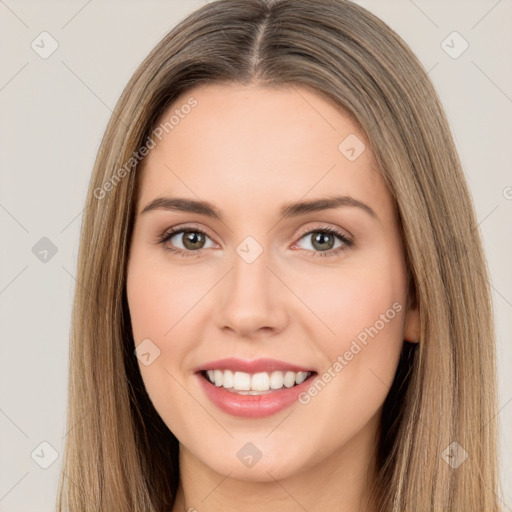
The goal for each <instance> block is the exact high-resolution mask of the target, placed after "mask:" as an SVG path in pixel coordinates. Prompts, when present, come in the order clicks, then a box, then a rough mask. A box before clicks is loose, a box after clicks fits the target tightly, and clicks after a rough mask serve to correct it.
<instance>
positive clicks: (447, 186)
mask: <svg viewBox="0 0 512 512" xmlns="http://www.w3.org/2000/svg"><path fill="white" fill-rule="evenodd" d="M214 82H217V83H221V82H224V83H230V82H231V83H232V82H237V83H240V84H244V85H247V84H252V83H258V84H261V85H265V86H281V85H292V86H293V85H300V86H303V87H309V88H311V89H313V90H314V91H315V92H317V93H318V94H322V95H323V96H324V97H325V98H328V99H329V100H331V101H332V102H333V103H334V104H335V105H337V106H338V107H339V108H341V109H344V111H346V112H347V113H349V114H350V115H351V116H353V118H354V119H355V120H357V122H358V123H359V125H360V126H361V128H362V130H364V132H365V133H366V135H367V137H368V139H369V141H370V143H371V146H372V151H373V152H374V154H375V157H376V159H377V162H378V164H379V167H380V172H381V173H382V175H383V176H384V179H385V180H386V183H387V185H388V187H389V189H390V191H391V194H392V195H393V197H394V200H395V203H396V208H397V212H398V216H399V220H400V226H401V231H402V238H403V245H404V251H405V255H406V259H407V263H408V270H409V272H410V275H411V279H412V283H413V293H414V299H415V301H416V303H417V305H418V306H419V309H420V314H421V341H420V343H419V345H418V346H417V348H416V349H414V350H410V348H408V347H406V346H407V345H408V344H404V346H405V348H404V355H403V357H402V359H401V361H400V364H399V368H398V370H397V374H396V378H395V384H394V385H393V387H392V389H391V390H390V393H389V396H388V398H387V399H386V402H385V404H384V412H383V419H382V433H381V439H380V445H379V450H378V461H379V476H378V481H377V482H376V487H375V493H376V496H377V502H378V503H379V506H380V510H382V511H386V512H391V511H393V512H404V511H414V512H423V511H425V512H426V511H447V510H450V511H456V512H463V511H464V512H466V511H468V510H482V511H483V510H485V511H492V512H494V511H498V510H499V507H498V499H497V496H496V494H495V493H497V491H498V489H497V487H498V481H497V462H496V460H497V455H496V431H497V428H496V425H495V421H494V420H493V419H494V418H495V415H496V410H497V405H496V383H495V378H496V377H495V353H494V350H495V349H494V332H493V318H492V308H491V302H490V293H489V284H488V277H487V276H488V274H487V269H486V263H485V260H484V255H483V250H482V245H481V241H480V237H479V234H478V230H477V223H476V219H475V214H474V209H473V205H472V200H471V196H470V194H469V192H468V188H467V185H466V182H465V178H464V175H463V172H462V169H461V164H460V161H459V157H458V155H457V152H456V149H455V146H454V143H453V140H452V136H451V133H450V129H449V126H448V123H447V120H446V117H445V114H444V112H443V109H442V106H441V105H440V102H439V99H438V97H437V94H436V92H435V90H434V88H433V86H432V84H431V82H430V80H429V78H428V75H427V73H426V72H425V70H424V68H423V67H422V65H421V64H420V62H419V61H418V60H417V58H416V57H415V56H414V55H413V54H412V52H411V51H410V49H409V48H408V47H407V45H406V44H405V43H404V42H403V41H402V39H401V38H400V37H399V36H398V35H397V34H396V33H394V32H393V31H392V30H391V29H390V28H389V27H388V26H387V25H386V24H385V23H383V22H382V21H381V20H379V19H378V18H376V17H375V16H374V15H372V14H371V13H369V12H368V11H366V10H365V9H363V8H361V7H359V6H357V5H355V4H353V3H351V2H349V1H346V0H300V1H298V0H275V1H272V0H218V1H215V2H212V3H210V4H209V5H206V6H204V7H203V8H201V9H199V10H197V11H195V12H193V13H192V14H191V15H190V16H188V17H187V18H186V19H185V20H183V21H182V22H181V23H179V24H178V25H177V26H176V27H175V28H174V29H173V30H172V31H171V32H170V33H169V34H168V35H167V36H166V37H164V39H163V40H162V41H161V42H160V43H159V44H158V45H157V46H156V48H154V50H153V51H152V52H151V53H150V55H149V56H148V57H147V58H146V59H145V60H144V62H143V63H142V64H141V65H140V66H139V68H138V69H137V70H136V72H135V74H134V75H133V77H132V78H131V80H130V81H129V83H128V85H127V86H126V88H125V90H124V92H123V94H122V95H121V97H120V99H119V101H118V103H117V105H116V108H115V110H114V113H113V115H112V117H111V120H110V122H109V124H108V127H107V129H106V132H105V135H104V137H103V141H102V144H101V147H100V149H99V151H98V155H97V159H96V162H95V166H94V170H93V174H92V177H91V181H90V185H89V190H88V195H87V200H86V209H85V213H84V218H83V225H82V231H81V240H80V250H79V257H78V271H77V285H76V289H75V299H74V309H73V318H72V333H71V351H70V381H69V413H68V416H69V417H68V431H67V435H66V449H65V460H64V463H63V469H62V476H61V482H60V491H59V497H58V510H59V511H60V512H63V511H65V510H71V511H78V510H87V511H93V510H96V511H102V512H104V511H110V510H112V511H116V512H124V511H126V512H128V511H130V512H163V511H164V510H171V508H172V506H173V503H174V499H175V492H176V488H177V484H178V479H179V464H178V442H177V440H176V438H175V436H174V435H173V434H172V433H171V432H170V431H169V429H168V428H167V427H166V425H165V424H164V423H163V421H162V420H161V418H160V417H159V415H158V414H157V412H156V411H155V409H154V407H153V406H152V404H151V401H150V399H149V397H148V395H147V393H146V390H145V388H144V385H143V382H142V379H141V376H140V373H139V369H138V365H137V362H136V359H135V356H134V353H133V349H134V340H133V337H132V331H131V322H130V316H129V310H128V306H127V300H126V291H125V283H126V268H127V258H128V254H129V250H130V239H131V232H132V228H133V222H134V207H135V200H136V194H137V183H138V178H137V175H138V174H140V170H141V166H140V162H141V161H143V159H141V157H140V153H139V151H140V149H141V148H142V147H144V146H145V145H147V144H148V140H149V139H148V138H149V137H150V135H151V133H152V131H153V130H154V129H155V126H156V123H157V120H158V119H159V118H160V116H161V115H162V113H163V112H164V110H165V109H166V108H167V107H168V106H169V105H170V104H171V103H172V102H173V100H174V99H175V98H177V96H178V95H180V94H182V93H183V92H185V91H187V90H188V89H190V88H192V87H194V86H196V85H199V84H206V83H214ZM452 443H458V445H452ZM450 445H452V447H451V451H450V449H448V451H446V450H445V449H447V448H448V447H449V446H450ZM458 446H460V448H458ZM454 447H455V448H454ZM462 449H463V450H464V452H463V451H461V450H462ZM453 450H455V451H453ZM464 453H467V454H468V458H467V459H466V460H465V461H464V462H463V463H461V464H460V465H458V463H457V464H453V463H452V461H453V460H454V457H455V458H459V459H461V460H462V458H461V456H462V454H464ZM456 466H458V467H456Z"/></svg>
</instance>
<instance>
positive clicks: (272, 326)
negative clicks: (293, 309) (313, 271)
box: [215, 251, 290, 338]
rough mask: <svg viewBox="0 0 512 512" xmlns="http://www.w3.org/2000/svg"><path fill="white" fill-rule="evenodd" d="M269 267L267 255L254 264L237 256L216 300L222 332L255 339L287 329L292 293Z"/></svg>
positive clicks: (263, 255)
mask: <svg viewBox="0 0 512 512" xmlns="http://www.w3.org/2000/svg"><path fill="white" fill-rule="evenodd" d="M269 264H270V265H271V262H270V261H269V258H268V255H267V252H266V251H263V253H262V254H261V255H260V256H259V257H258V258H256V260H254V261H252V262H248V261H246V260H245V259H244V258H243V257H241V256H240V255H239V254H235V255H234V258H233V267H232V269H231V271H230V272H229V273H228V274H227V275H226V277H225V278H224V279H223V283H222V285H221V286H220V287H219V290H218V297H216V299H218V301H217V300H216V303H217V309H216V314H215V317H216V319H217V322H216V323H217V324H218V327H219V328H220V329H221V330H223V331H231V332H232V333H236V334H237V336H238V337H245V338H255V337H258V336H261V335H262V334H266V335H275V334H277V333H279V332H281V331H282V330H283V329H285V328H286V325H287V323H288V319H289V309H288V302H289V300H290V297H289V295H290V292H289V291H288V290H287V289H286V287H285V286H284V285H283V283H282V282H281V280H280V279H278V278H277V277H276V272H275V270H274V269H271V268H269ZM287 292H288V293H287Z"/></svg>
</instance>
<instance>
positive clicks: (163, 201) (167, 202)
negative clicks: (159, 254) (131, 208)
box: [139, 196, 378, 221]
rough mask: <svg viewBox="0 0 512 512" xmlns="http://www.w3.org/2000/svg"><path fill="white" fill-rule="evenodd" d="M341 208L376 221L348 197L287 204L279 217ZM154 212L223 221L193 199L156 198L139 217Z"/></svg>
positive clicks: (217, 213) (213, 209)
mask: <svg viewBox="0 0 512 512" xmlns="http://www.w3.org/2000/svg"><path fill="white" fill-rule="evenodd" d="M343 206H350V207H356V208H360V209H361V210H363V211H365V212H366V213H368V214H369V215H370V216H371V217H373V218H375V219H378V216H377V214H376V213H375V211H374V210H373V209H372V208H371V207H370V206H368V205H367V204H365V203H363V202H361V201H358V200H357V199H354V198H353V197H350V196H328V197H323V198H319V199H313V200H310V201H297V202H292V203H287V204H285V205H283V206H282V207H281V210H280V216H281V218H283V219H285V218H290V217H299V216H300V215H305V214H307V213H311V212H319V211H323V210H330V209H333V208H340V207H343ZM154 210H169V211H181V212H188V213H199V214H201V215H206V216H207V217H211V218H212V219H218V220H220V221H223V218H222V214H221V212H220V210H219V209H218V208H216V207H215V206H214V205H213V204H212V203H209V202H208V201H197V200H195V199H186V198H182V197H158V198H156V199H154V200H153V201H151V202H150V203H148V204H147V205H146V206H145V207H144V209H143V210H142V211H141V212H140V214H139V215H142V214H144V213H147V212H150V211H154Z"/></svg>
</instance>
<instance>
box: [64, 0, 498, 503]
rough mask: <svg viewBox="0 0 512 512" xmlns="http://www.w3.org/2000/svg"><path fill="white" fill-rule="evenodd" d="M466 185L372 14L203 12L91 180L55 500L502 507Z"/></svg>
mask: <svg viewBox="0 0 512 512" xmlns="http://www.w3.org/2000/svg"><path fill="white" fill-rule="evenodd" d="M471 204H472V203H471V198H470V195H469V192H468V189H467V186H466V183H465V179H464V176H463V172H462V169H461V165H460V162H459V159H458V156H457V153H456V150H455V148H454V144H453V140H452V137H451V134H450V131H449V127H448V124H447V121H446V118H445V115H444V113H443V110H442V107H441V105H440V103H439V100H438V98H437V95H436V93H435V91H434V89H433V87H432V85H431V83H430V81H429V79H428V77H427V75H426V73H425V71H424V70H423V68H422V66H421V65H420V63H419V62H418V60H417V59H416V58H415V57H414V56H413V54H412V53H411V51H410V50H409V49H408V47H407V46H406V45H405V43H404V42H403V41H402V40H401V39H400V38H399V37H398V36H397V35H396V34H395V33H394V32H393V31H392V30H391V29H390V28H389V27H388V26H386V25H385V24H384V23H383V22H382V21H380V20H379V19H377V18H376V17H375V16H373V15H371V14H370V13H368V12H367V11H365V10H364V9H362V8H361V7H359V6H357V5H354V4H352V3H350V2H348V1H345V0H321V1H318V0H315V1H314V0H301V1H300V2H297V1H291V0H278V1H264V0H244V1H234V0H219V1H216V2H214V3H211V4H209V5H207V6H205V7H203V8H201V9H199V10H198V11H196V12H194V13H193V14H192V15H190V16H189V17H188V18H187V19H185V20H184V21H183V22H181V23H180V24H179V25H178V26H177V27H176V28H175V29H174V30H173V31H172V32H170V33H169V34H168V35H167V36H166V37H165V38H164V39H163V40H162V41H161V42H160V43H159V44H158V45H157V47H156V48H155V49H154V50H153V51H152V52H151V54H150V55H149V56H148V57H147V58H146V60H145V61H144V62H143V63H142V64H141V66H140V67H139V69H138V70H137V71H136V73H135V74H134V76H133V77H132V79H131V80H130V82H129V83H128V85H127V87H126V89H125V91H124V92H123V94H122V97H121V98H120V100H119V102H118V104H117V106H116V110H115V112H114V114H113V116H112V119H111V121H110V123H109V125H108V127H107V130H106V133H105V136H104V139H103V142H102V145H101V148H100V150H99V153H98V157H97V160H96V164H95V168H94V172H93V175H92V178H91V182H90V187H89V193H88V198H87V208H86V213H85V217H84V224H83V230H82V234H81V247H80V254H79V264H78V282H79V283H81V285H82V286H78V287H77V289H76V297H75V308H74V318H73V335H72V350H71V367H70V372H71V374H70V402H69V420H68V421H69V430H70V432H69V434H68V436H67V445H66V461H65V465H64V468H63V478H62V481H61V493H60V497H59V504H58V508H59V510H61V511H64V510H102V511H106V510H116V511H173V512H177V511H182V510H198V511H216V510H251V511H259V510H280V511H291V510H300V509H302V510H304V509H305V510H309V511H313V510H320V509H322V510H346V511H356V510H357V511H360V510H361V511H363V510H365V511H368V512H374V511H401V512H402V511H405V510H410V511H431V510H436V511H441V510H443V511H445V510H450V511H467V510H485V511H497V510H499V507H498V500H497V497H496V494H495V493H496V492H497V476H496V448H495V443H496V440H495V436H496V426H495V424H494V422H493V421H492V419H493V418H494V417H495V413H496V397H495V380H494V379H495V375H494V333H493V324H492V313H491V306H490V294H489V285H488V281H487V271H486V266H485V261H484V257H483V251H482V247H481V242H480V240H479V237H478V233H477V231H476V230H475V227H476V225H477V223H476V220H475V215H474V212H473V209H472V207H471ZM91 242H93V243H91Z"/></svg>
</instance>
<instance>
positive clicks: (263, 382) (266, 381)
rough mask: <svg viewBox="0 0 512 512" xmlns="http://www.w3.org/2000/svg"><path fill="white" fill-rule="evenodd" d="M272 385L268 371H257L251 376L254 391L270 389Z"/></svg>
mask: <svg viewBox="0 0 512 512" xmlns="http://www.w3.org/2000/svg"><path fill="white" fill-rule="evenodd" d="M269 385H270V377H269V376H268V373H265V372H262V373H255V374H254V375H253V376H252V377H251V389H252V390H253V391H268V389H269Z"/></svg>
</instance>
